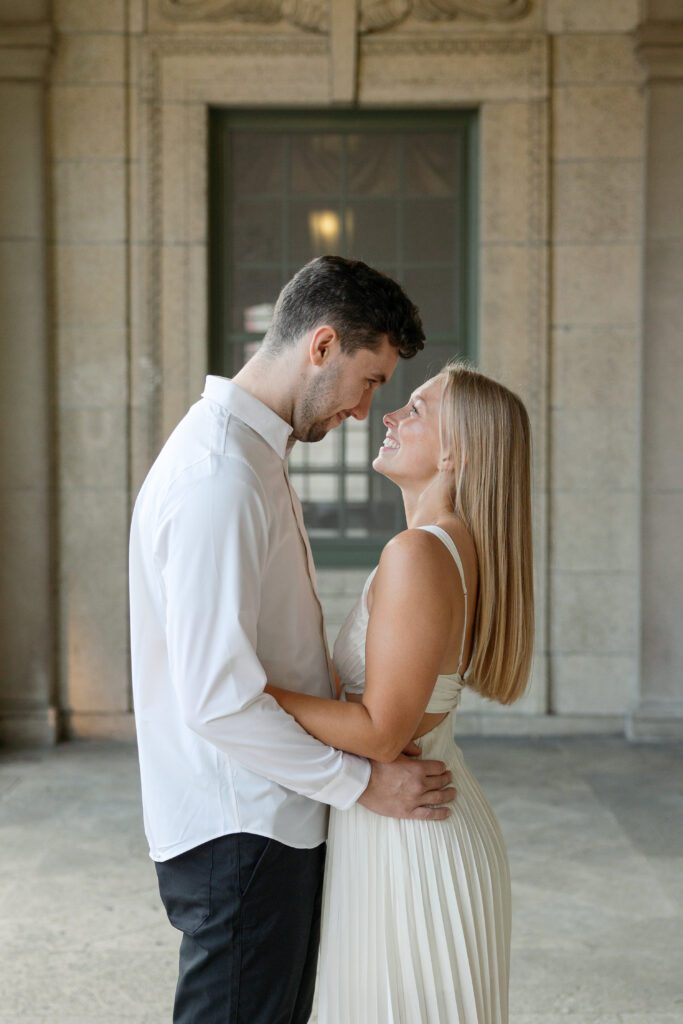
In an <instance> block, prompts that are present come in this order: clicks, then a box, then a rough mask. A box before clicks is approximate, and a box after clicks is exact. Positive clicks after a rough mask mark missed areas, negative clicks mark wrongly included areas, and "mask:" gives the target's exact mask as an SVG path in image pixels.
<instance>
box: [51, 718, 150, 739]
mask: <svg viewBox="0 0 683 1024" xmlns="http://www.w3.org/2000/svg"><path fill="white" fill-rule="evenodd" d="M61 718H62V734H63V735H64V737H65V738H66V739H68V740H118V741H121V742H124V743H135V739H136V737H135V718H134V716H133V712H132V711H109V712H108V711H99V712H88V711H63V712H62V715H61Z"/></svg>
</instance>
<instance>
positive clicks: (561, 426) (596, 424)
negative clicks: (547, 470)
mask: <svg viewBox="0 0 683 1024" xmlns="http://www.w3.org/2000/svg"><path fill="white" fill-rule="evenodd" d="M550 431H551V433H550V438H551V443H550V449H551V451H550V464H551V467H552V476H553V488H554V489H555V490H565V491H587V492H589V495H590V494H592V493H594V492H595V491H599V490H615V491H620V490H624V491H633V490H634V489H635V488H637V487H638V482H639V466H638V459H637V453H638V430H637V423H636V418H635V416H628V417H625V416H624V410H623V409H620V408H619V407H614V408H609V407H608V408H605V409H579V410H577V411H576V412H574V411H572V410H565V409H559V410H554V411H553V412H552V415H551V428H550ZM557 528H560V529H561V528H562V524H556V526H555V527H554V529H557Z"/></svg>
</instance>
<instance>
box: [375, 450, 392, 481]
mask: <svg viewBox="0 0 683 1024" xmlns="http://www.w3.org/2000/svg"><path fill="white" fill-rule="evenodd" d="M388 462H389V459H388V458H387V456H386V455H384V454H383V453H382V452H380V453H379V455H377V456H375V458H374V460H373V462H372V468H373V469H374V471H375V473H381V474H382V476H386V477H387V478H388V479H389V480H393V474H392V472H391V466H390V465H387V463H388Z"/></svg>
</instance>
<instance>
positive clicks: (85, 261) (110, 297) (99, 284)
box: [55, 244, 126, 328]
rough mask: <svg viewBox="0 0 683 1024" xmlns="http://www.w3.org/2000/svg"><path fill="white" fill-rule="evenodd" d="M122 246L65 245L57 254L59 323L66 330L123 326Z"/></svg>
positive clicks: (56, 300) (124, 258)
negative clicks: (71, 328) (66, 328)
mask: <svg viewBox="0 0 683 1024" xmlns="http://www.w3.org/2000/svg"><path fill="white" fill-rule="evenodd" d="M125 261H126V251H125V247H124V246H123V245H114V244H111V245H102V244H93V245H81V244H77V245H76V244H74V245H62V246H60V247H59V250H58V252H57V254H56V281H57V294H56V297H55V302H56V311H57V322H58V323H59V324H60V325H62V326H64V327H94V328H98V327H121V326H123V325H124V324H125V320H126V282H125Z"/></svg>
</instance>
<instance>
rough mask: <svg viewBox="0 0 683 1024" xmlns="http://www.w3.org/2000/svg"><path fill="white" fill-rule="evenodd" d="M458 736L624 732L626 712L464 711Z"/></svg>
mask: <svg viewBox="0 0 683 1024" xmlns="http://www.w3.org/2000/svg"><path fill="white" fill-rule="evenodd" d="M455 734H456V737H457V736H520V737H523V736H623V735H624V734H625V725H624V716H623V715H522V714H517V715H514V714H511V715H502V714H500V713H493V714H482V713H481V712H476V711H469V712H468V711H463V712H462V713H461V714H458V716H457V718H456V723H455Z"/></svg>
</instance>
